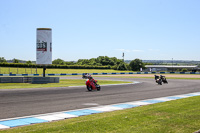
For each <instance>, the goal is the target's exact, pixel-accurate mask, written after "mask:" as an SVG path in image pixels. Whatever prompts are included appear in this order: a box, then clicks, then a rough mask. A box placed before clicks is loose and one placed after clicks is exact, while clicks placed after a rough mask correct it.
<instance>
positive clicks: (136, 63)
mask: <svg viewBox="0 0 200 133" xmlns="http://www.w3.org/2000/svg"><path fill="white" fill-rule="evenodd" d="M129 66H130V68H131V70H132V71H140V68H142V69H145V64H144V63H143V62H142V60H140V59H135V60H132V61H131V62H130V64H129Z"/></svg>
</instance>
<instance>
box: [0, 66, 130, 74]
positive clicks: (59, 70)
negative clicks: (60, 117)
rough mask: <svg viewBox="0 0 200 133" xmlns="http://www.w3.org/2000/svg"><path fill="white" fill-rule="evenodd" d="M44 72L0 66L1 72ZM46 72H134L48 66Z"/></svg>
mask: <svg viewBox="0 0 200 133" xmlns="http://www.w3.org/2000/svg"><path fill="white" fill-rule="evenodd" d="M10 72H12V73H13V74H36V73H37V74H42V73H43V68H37V69H36V68H17V67H10V68H9V67H0V73H1V74H9V73H10ZM45 72H46V74H52V73H54V74H60V73H68V74H71V73H112V72H113V73H120V72H132V71H119V70H112V69H55V68H47V69H46V71H45Z"/></svg>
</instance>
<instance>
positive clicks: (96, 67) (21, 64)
mask: <svg viewBox="0 0 200 133" xmlns="http://www.w3.org/2000/svg"><path fill="white" fill-rule="evenodd" d="M0 67H22V68H24V67H26V68H36V67H37V68H43V65H36V64H24V63H0ZM46 68H62V69H111V67H110V66H88V65H86V66H85V65H55V64H52V65H48V66H46Z"/></svg>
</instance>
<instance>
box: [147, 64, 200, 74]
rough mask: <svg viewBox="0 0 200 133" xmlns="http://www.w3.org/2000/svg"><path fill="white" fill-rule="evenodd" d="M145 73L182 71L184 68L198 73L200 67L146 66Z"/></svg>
mask: <svg viewBox="0 0 200 133" xmlns="http://www.w3.org/2000/svg"><path fill="white" fill-rule="evenodd" d="M145 67H146V70H145V71H149V72H150V71H151V72H160V71H177V70H179V71H180V70H182V69H183V68H185V69H187V70H188V71H196V70H198V66H172V65H171V66H169V65H146V66H145Z"/></svg>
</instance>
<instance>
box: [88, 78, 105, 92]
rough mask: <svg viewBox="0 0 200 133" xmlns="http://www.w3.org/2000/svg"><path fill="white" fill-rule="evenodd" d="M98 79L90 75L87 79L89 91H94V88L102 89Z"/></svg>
mask: <svg viewBox="0 0 200 133" xmlns="http://www.w3.org/2000/svg"><path fill="white" fill-rule="evenodd" d="M97 82H98V81H97V80H94V79H93V78H92V77H89V79H88V80H87V81H86V83H85V84H86V87H87V90H88V91H92V90H97V91H100V90H101V87H100V85H99V84H97Z"/></svg>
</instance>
